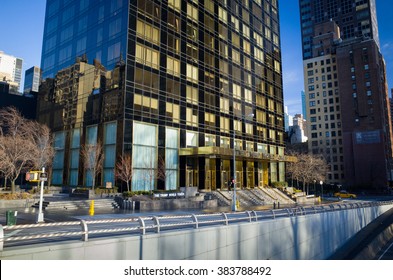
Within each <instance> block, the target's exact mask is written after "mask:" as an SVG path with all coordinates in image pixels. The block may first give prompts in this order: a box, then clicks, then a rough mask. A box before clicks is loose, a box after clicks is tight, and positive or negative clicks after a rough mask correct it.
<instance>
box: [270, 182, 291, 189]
mask: <svg viewBox="0 0 393 280" xmlns="http://www.w3.org/2000/svg"><path fill="white" fill-rule="evenodd" d="M272 186H273V187H275V188H285V187H288V183H287V182H273V183H272Z"/></svg>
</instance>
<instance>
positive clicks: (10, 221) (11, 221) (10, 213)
mask: <svg viewBox="0 0 393 280" xmlns="http://www.w3.org/2000/svg"><path fill="white" fill-rule="evenodd" d="M17 214H18V211H14V210H7V212H6V223H7V226H13V225H16V215H17Z"/></svg>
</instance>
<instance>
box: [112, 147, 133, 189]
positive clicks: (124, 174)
mask: <svg viewBox="0 0 393 280" xmlns="http://www.w3.org/2000/svg"><path fill="white" fill-rule="evenodd" d="M133 176H134V170H133V168H132V157H131V155H130V154H129V153H127V154H125V155H122V156H121V157H120V161H119V162H118V163H117V164H116V178H118V179H120V180H121V181H123V182H125V183H126V184H127V191H130V183H131V181H132V177H133Z"/></svg>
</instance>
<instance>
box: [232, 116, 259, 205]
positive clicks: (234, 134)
mask: <svg viewBox="0 0 393 280" xmlns="http://www.w3.org/2000/svg"><path fill="white" fill-rule="evenodd" d="M253 117H254V114H249V115H247V116H246V117H244V116H242V117H241V119H242V121H244V120H245V119H246V118H253ZM235 136H236V133H235V114H233V180H232V182H233V199H232V211H236V210H237V205H236V145H235V142H236V141H235V139H236V138H235Z"/></svg>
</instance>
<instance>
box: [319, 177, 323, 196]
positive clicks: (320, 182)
mask: <svg viewBox="0 0 393 280" xmlns="http://www.w3.org/2000/svg"><path fill="white" fill-rule="evenodd" d="M319 184H320V185H321V198H323V181H322V180H321V181H319Z"/></svg>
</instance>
